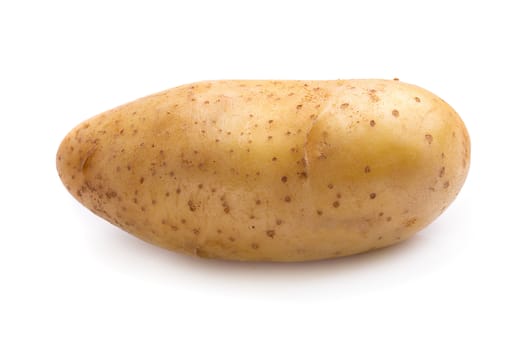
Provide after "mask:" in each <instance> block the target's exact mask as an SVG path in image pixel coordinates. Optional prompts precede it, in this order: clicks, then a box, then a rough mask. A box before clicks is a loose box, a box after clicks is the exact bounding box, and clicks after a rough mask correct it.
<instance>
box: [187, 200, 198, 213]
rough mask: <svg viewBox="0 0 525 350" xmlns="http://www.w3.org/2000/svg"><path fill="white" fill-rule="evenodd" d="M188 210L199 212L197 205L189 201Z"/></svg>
mask: <svg viewBox="0 0 525 350" xmlns="http://www.w3.org/2000/svg"><path fill="white" fill-rule="evenodd" d="M188 208H190V210H191V211H195V210H197V206H196V205H195V203H193V201H192V200H189V201H188Z"/></svg>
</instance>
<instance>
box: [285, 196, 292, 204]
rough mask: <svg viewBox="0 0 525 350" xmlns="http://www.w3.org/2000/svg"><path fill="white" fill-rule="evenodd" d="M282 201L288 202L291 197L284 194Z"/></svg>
mask: <svg viewBox="0 0 525 350" xmlns="http://www.w3.org/2000/svg"><path fill="white" fill-rule="evenodd" d="M284 201H285V202H287V203H290V202H291V201H292V197H290V196H285V197H284Z"/></svg>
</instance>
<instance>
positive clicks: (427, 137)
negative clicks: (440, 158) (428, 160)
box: [425, 134, 434, 145]
mask: <svg viewBox="0 0 525 350" xmlns="http://www.w3.org/2000/svg"><path fill="white" fill-rule="evenodd" d="M425 140H427V142H428V144H429V145H430V144H432V141H434V137H433V136H432V135H430V134H426V135H425Z"/></svg>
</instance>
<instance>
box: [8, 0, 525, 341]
mask: <svg viewBox="0 0 525 350" xmlns="http://www.w3.org/2000/svg"><path fill="white" fill-rule="evenodd" d="M10 3H11V4H10ZM522 8H523V7H521V5H520V2H519V1H514V2H512V1H504V0H500V1H477V2H476V1H459V0H458V1H427V2H425V1H399V0H396V1H359V2H357V1H356V2H352V1H340V2H335V1H328V0H324V1H318V2H313V1H302V2H299V1H297V2H295V1H293V2H292V1H284V0H281V1H269V0H267V1H261V2H249V1H244V2H240V1H239V2H235V3H234V2H231V1H225V0H222V1H180V2H178V1H170V2H167V1H166V2H159V1H140V2H139V1H126V2H124V1H122V2H115V1H85V2H80V1H62V2H61V1H51V0H50V1H2V3H1V4H0V40H1V41H0V45H1V46H0V115H1V122H0V157H1V158H0V160H1V171H0V186H1V187H0V203H1V204H2V207H1V209H0V220H1V221H0V283H1V284H2V286H1V287H0V348H2V349H140V348H142V349H206V348H207V349H310V348H311V349H479V348H481V347H484V348H488V349H524V348H525V340H524V336H523V331H524V329H525V327H524V326H525V301H524V298H525V287H524V283H523V282H524V278H525V273H524V270H525V254H524V249H523V248H524V245H525V229H524V220H525V210H524V209H525V204H524V202H525V190H524V186H523V179H524V177H525V173H524V171H523V167H522V166H521V164H522V163H523V160H524V156H523V153H524V152H523V151H524V150H525V147H524V139H525V137H524V133H525V131H524V129H523V127H524V126H525V123H524V120H525V107H524V102H525V98H524V95H525V68H524V67H525V54H524V53H523V47H524V44H525V43H524V33H525V24H524V23H525V21H524V20H523V18H524V16H523V14H524V12H523V10H522ZM394 77H399V78H400V79H401V80H402V81H406V82H410V83H413V84H417V85H420V86H422V87H425V88H427V89H429V90H431V91H433V92H434V93H436V94H438V95H439V96H441V97H442V98H444V99H445V100H446V101H447V102H449V103H450V104H451V105H452V106H453V107H454V108H455V109H456V110H457V111H458V112H459V114H460V115H461V116H462V117H463V119H464V121H465V123H466V124H467V126H468V129H469V131H470V134H471V138H472V166H471V171H470V174H469V177H468V179H467V182H466V184H465V186H464V188H463V190H462V192H461V193H460V195H459V197H458V198H457V200H456V201H455V202H454V203H453V205H452V206H451V207H450V208H449V209H448V210H447V211H446V212H445V213H444V214H443V215H442V216H441V217H440V218H439V219H438V220H437V221H435V222H434V223H433V224H432V225H431V226H429V227H428V228H427V229H425V230H424V231H423V232H421V233H420V234H418V235H417V236H415V237H414V238H413V239H411V240H409V241H408V242H406V243H404V244H402V245H399V246H396V247H392V248H389V249H385V250H381V251H377V252H373V253H370V254H365V255H360V256H355V257H350V258H343V259H338V260H332V261H325V262H314V263H300V264H256V263H231V262H217V261H207V260H198V259H195V258H190V257H185V256H180V255H177V254H174V253H170V252H167V251H164V250H162V249H160V248H156V247H153V246H150V245H148V244H146V243H143V242H142V241H139V240H138V239H135V238H133V237H132V236H130V235H128V234H126V233H124V232H123V231H121V230H119V229H117V228H115V227H113V226H111V225H110V224H108V223H106V222H105V221H103V220H102V219H99V218H97V217H95V216H94V215H93V214H92V213H91V212H89V211H88V210H86V209H85V208H83V207H82V206H81V205H80V204H78V203H77V202H76V201H75V200H74V199H73V198H72V197H71V196H70V195H69V194H68V193H67V191H66V190H65V188H63V186H62V184H61V182H60V180H59V178H58V176H57V174H56V170H55V152H56V150H57V147H58V145H59V143H60V141H61V140H62V138H63V137H64V136H65V134H66V133H67V132H68V131H69V130H70V129H71V128H73V127H74V126H75V125H76V124H78V123H80V122H81V121H82V120H84V119H86V118H88V117H91V116H92V115H95V114H98V113H99V112H102V111H105V110H107V109H109V108H112V107H115V106H117V105H120V104H122V103H125V102H128V101H131V100H133V99H135V98H138V97H141V96H144V95H148V94H150V93H153V92H156V91H160V90H163V89H166V88H170V87H174V86H177V85H180V84H184V83H190V82H194V81H199V80H210V79H232V78H237V79H266V78H274V79H348V78H387V79H391V78H394ZM520 333H521V334H520Z"/></svg>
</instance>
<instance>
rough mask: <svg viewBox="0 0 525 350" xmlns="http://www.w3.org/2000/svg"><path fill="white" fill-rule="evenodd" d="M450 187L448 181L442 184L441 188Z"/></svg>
mask: <svg viewBox="0 0 525 350" xmlns="http://www.w3.org/2000/svg"><path fill="white" fill-rule="evenodd" d="M449 186H450V181H445V183H444V184H443V188H445V189H446V188H448V187H449Z"/></svg>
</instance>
